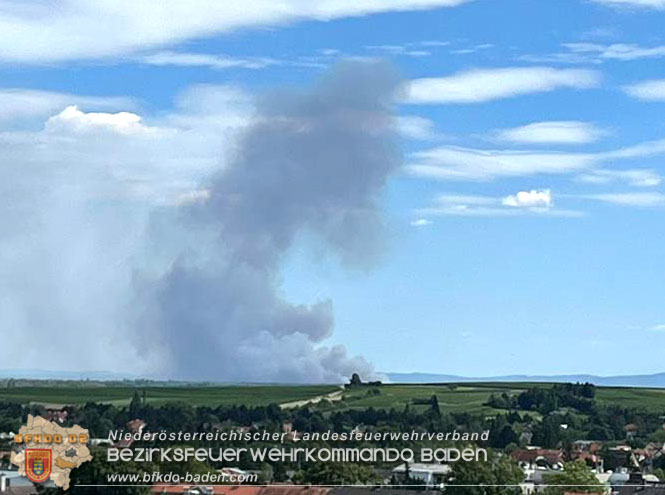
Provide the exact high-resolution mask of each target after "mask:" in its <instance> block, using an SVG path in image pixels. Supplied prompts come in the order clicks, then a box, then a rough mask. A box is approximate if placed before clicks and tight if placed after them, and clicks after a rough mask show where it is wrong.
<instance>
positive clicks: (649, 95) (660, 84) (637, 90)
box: [624, 79, 665, 101]
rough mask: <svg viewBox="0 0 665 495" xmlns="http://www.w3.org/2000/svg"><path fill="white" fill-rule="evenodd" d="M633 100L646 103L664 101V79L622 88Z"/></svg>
mask: <svg viewBox="0 0 665 495" xmlns="http://www.w3.org/2000/svg"><path fill="white" fill-rule="evenodd" d="M624 90H625V91H626V93H627V94H628V95H630V96H632V97H633V98H637V99H639V100H646V101H665V79H651V80H649V81H642V82H639V83H636V84H631V85H629V86H626V87H624Z"/></svg>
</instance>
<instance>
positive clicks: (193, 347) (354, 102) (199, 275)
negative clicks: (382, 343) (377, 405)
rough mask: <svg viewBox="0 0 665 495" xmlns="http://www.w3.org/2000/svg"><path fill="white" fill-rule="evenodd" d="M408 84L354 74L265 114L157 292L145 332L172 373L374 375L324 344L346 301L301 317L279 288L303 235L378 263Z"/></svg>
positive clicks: (199, 207) (196, 216) (324, 378)
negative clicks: (398, 119)
mask: <svg viewBox="0 0 665 495" xmlns="http://www.w3.org/2000/svg"><path fill="white" fill-rule="evenodd" d="M399 83H400V81H399V78H398V77H397V76H396V74H395V72H394V71H393V70H392V68H391V67H390V66H389V65H387V64H385V63H381V62H366V61H365V62H346V63H343V64H341V65H339V66H337V67H335V68H334V69H332V70H331V71H330V72H329V73H328V74H327V75H325V76H324V77H323V78H322V80H320V81H319V82H318V83H316V84H315V86H314V87H313V88H312V89H310V90H306V91H282V92H276V93H272V94H270V95H267V96H266V97H264V98H263V99H261V100H260V101H259V103H258V107H257V108H258V110H257V115H256V118H255V119H254V120H253V124H252V125H251V126H250V127H249V129H248V130H247V132H246V133H245V135H244V136H243V137H242V139H241V141H240V142H239V144H238V146H237V149H236V152H235V154H234V157H233V159H232V160H231V163H230V164H229V165H228V166H227V167H225V168H224V169H223V170H222V171H220V172H219V174H218V175H217V176H216V177H214V178H213V179H212V180H211V182H210V186H209V190H210V195H209V197H208V198H207V199H206V200H205V202H203V203H199V204H196V205H190V206H188V207H186V208H185V209H184V211H181V214H182V215H181V216H180V222H181V225H184V226H186V231H188V232H189V233H190V234H191V239H192V242H191V243H190V245H189V246H187V247H186V248H185V249H183V250H182V252H181V253H179V256H178V258H177V261H176V262H174V263H173V264H172V266H171V267H170V269H169V270H168V272H167V273H166V274H164V275H163V276H162V277H161V278H159V279H158V280H157V281H156V282H153V283H152V284H151V285H150V286H149V287H148V288H147V289H145V288H144V292H143V297H147V298H148V303H147V307H148V310H146V311H145V314H143V315H142V317H141V319H140V325H141V333H142V334H143V336H144V337H148V338H146V339H145V342H144V343H145V344H146V345H152V346H154V345H161V346H163V348H162V352H163V355H162V356H161V361H162V362H163V363H165V366H164V369H163V372H164V373H165V374H168V375H169V376H173V377H178V378H189V379H214V380H236V381H273V382H285V381H289V382H339V381H340V380H342V379H344V378H346V377H348V376H349V375H350V374H351V373H352V372H356V371H357V372H359V373H361V375H365V377H370V376H371V375H372V367H371V365H370V364H369V363H368V362H367V361H366V360H365V359H363V358H361V357H355V358H351V357H349V356H348V355H347V352H346V349H345V348H344V347H343V346H334V347H327V346H325V345H323V344H322V343H321V342H322V341H323V340H324V339H326V338H327V337H329V336H330V335H331V333H332V331H333V325H334V318H333V306H332V302H331V301H329V300H325V301H320V302H318V303H315V304H312V305H298V304H292V303H290V302H288V301H286V300H284V298H283V296H282V295H281V294H280V280H279V277H280V268H281V265H282V263H283V261H284V258H285V254H286V253H287V252H288V250H289V249H290V248H291V247H292V246H293V245H294V242H296V240H297V238H298V237H299V236H300V235H302V234H305V235H309V236H315V237H317V238H319V239H320V240H321V241H322V242H323V243H324V245H325V246H328V248H329V249H330V250H331V251H333V252H334V253H336V254H337V255H339V257H340V258H341V259H342V260H343V262H344V264H345V265H360V266H366V265H367V264H368V263H371V262H372V261H373V260H374V259H375V257H376V254H377V253H378V251H379V250H380V249H381V245H382V242H381V241H382V237H383V236H382V230H383V225H382V218H381V214H380V211H379V208H378V202H379V199H380V194H381V192H382V189H383V186H384V185H385V183H386V180H387V179H388V177H389V176H390V174H391V172H393V171H394V170H395V169H396V168H397V167H398V166H399V165H400V163H401V156H400V153H399V151H398V146H397V143H396V133H395V123H394V119H393V115H392V112H391V107H392V102H393V101H394V99H395V97H396V94H395V93H396V91H397V88H398V87H399ZM181 228H182V227H181Z"/></svg>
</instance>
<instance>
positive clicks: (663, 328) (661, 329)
mask: <svg viewBox="0 0 665 495" xmlns="http://www.w3.org/2000/svg"><path fill="white" fill-rule="evenodd" d="M649 330H653V331H654V332H665V323H663V324H659V325H654V326H652V327H651V328H650V329H649Z"/></svg>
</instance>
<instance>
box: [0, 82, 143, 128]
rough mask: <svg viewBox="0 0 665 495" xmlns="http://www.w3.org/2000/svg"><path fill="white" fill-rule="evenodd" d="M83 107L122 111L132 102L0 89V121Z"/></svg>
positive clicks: (130, 107)
mask: <svg viewBox="0 0 665 495" xmlns="http://www.w3.org/2000/svg"><path fill="white" fill-rule="evenodd" d="M69 105H78V106H79V107H82V108H84V109H95V110H121V109H122V110H125V109H133V108H135V107H136V104H135V103H134V102H133V101H132V100H131V99H130V98H124V97H98V96H82V95H73V94H69V93H58V92H53V91H37V90H31V89H0V122H2V121H16V120H17V119H23V118H39V117H45V116H48V115H52V114H53V113H55V112H59V111H61V110H63V109H64V108H65V107H66V106H69Z"/></svg>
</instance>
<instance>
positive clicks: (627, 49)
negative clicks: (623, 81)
mask: <svg viewBox="0 0 665 495" xmlns="http://www.w3.org/2000/svg"><path fill="white" fill-rule="evenodd" d="M563 46H564V47H566V48H568V49H569V50H570V51H571V52H572V53H580V54H591V55H594V56H597V57H599V58H601V59H608V60H637V59H642V58H657V57H665V46H663V45H660V46H652V47H644V46H640V45H636V44H632V43H614V44H611V45H602V44H598V43H564V45H563Z"/></svg>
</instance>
